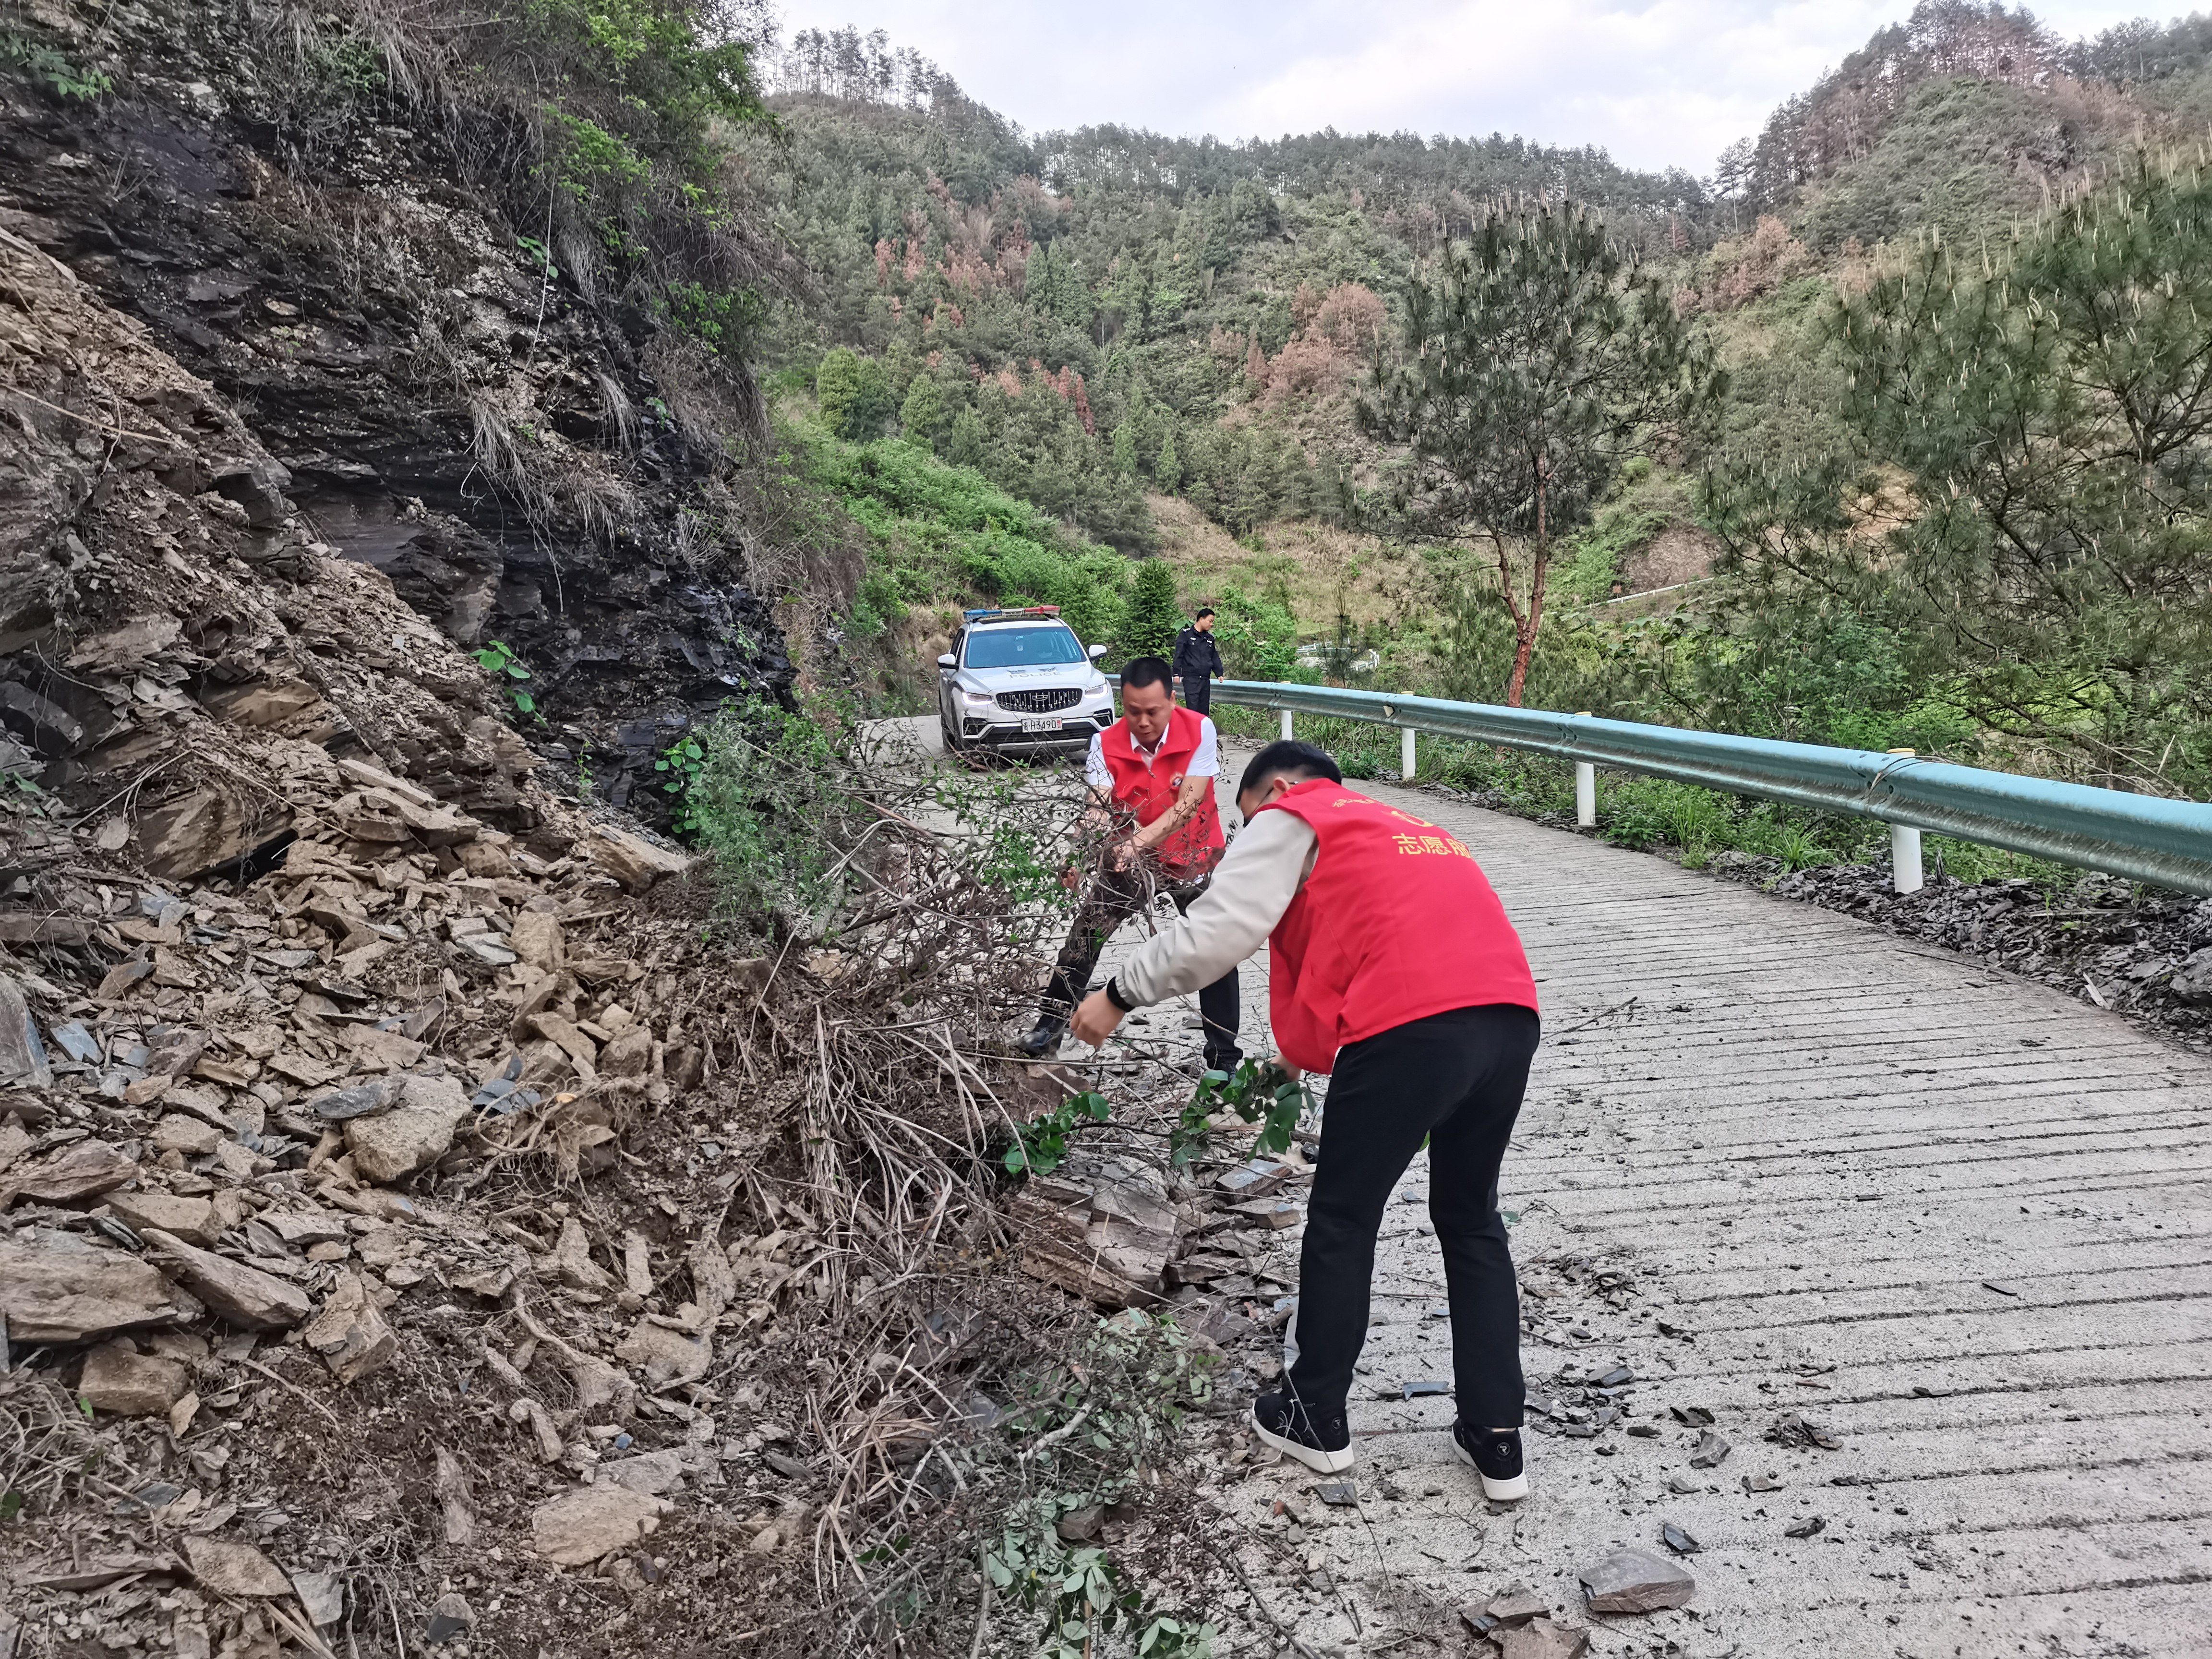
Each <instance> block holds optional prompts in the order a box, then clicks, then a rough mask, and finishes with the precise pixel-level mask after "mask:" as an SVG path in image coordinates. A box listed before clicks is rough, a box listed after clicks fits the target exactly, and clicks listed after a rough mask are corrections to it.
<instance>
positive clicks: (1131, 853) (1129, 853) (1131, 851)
mask: <svg viewBox="0 0 2212 1659" xmlns="http://www.w3.org/2000/svg"><path fill="white" fill-rule="evenodd" d="M1143 851H1144V848H1142V847H1140V846H1139V844H1138V843H1137V842H1136V840H1135V838H1134V837H1127V838H1125V839H1123V840H1121V841H1117V842H1115V843H1114V848H1113V851H1112V852H1111V853H1110V854H1108V855H1107V856H1108V862H1109V863H1110V864H1111V865H1112V866H1114V868H1115V869H1116V870H1133V869H1134V868H1135V867H1136V864H1137V860H1138V858H1139V855H1140V854H1142V853H1143Z"/></svg>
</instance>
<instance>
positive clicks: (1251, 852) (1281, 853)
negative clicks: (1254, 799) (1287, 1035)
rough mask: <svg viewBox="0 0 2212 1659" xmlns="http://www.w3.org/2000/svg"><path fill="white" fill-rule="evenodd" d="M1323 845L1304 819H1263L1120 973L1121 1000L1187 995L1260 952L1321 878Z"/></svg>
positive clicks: (1145, 1001)
mask: <svg viewBox="0 0 2212 1659" xmlns="http://www.w3.org/2000/svg"><path fill="white" fill-rule="evenodd" d="M1318 845H1319V843H1318V841H1317V839H1316V836H1315V835H1314V832H1313V829H1312V827H1311V826H1310V825H1309V824H1308V823H1306V822H1305V820H1304V819H1303V818H1300V817H1296V816H1295V815H1293V814H1291V813H1289V812H1261V813H1259V814H1257V815H1255V817H1253V819H1252V820H1251V822H1250V823H1247V824H1246V825H1245V826H1244V828H1243V830H1242V831H1241V832H1240V833H1239V834H1238V836H1237V839H1236V840H1235V841H1232V842H1230V843H1229V850H1228V852H1227V853H1226V854H1224V855H1223V856H1222V860H1221V863H1220V864H1219V866H1217V867H1216V869H1215V870H1214V872H1213V879H1212V881H1210V882H1208V883H1207V884H1206V891H1205V892H1204V893H1203V894H1201V895H1200V896H1199V897H1198V898H1197V899H1196V900H1194V902H1192V904H1191V907H1190V908H1189V909H1188V910H1187V911H1185V912H1184V913H1183V914H1182V915H1180V916H1177V917H1176V919H1175V921H1173V922H1171V923H1170V924H1169V925H1168V926H1167V927H1163V928H1162V929H1161V930H1160V931H1159V932H1158V933H1155V934H1153V935H1152V938H1150V939H1146V941H1145V942H1144V944H1142V945H1139V947H1138V948H1137V949H1136V951H1133V953H1132V954H1131V955H1130V957H1129V958H1128V960H1127V961H1126V962H1124V963H1122V964H1121V968H1120V969H1118V970H1117V971H1116V972H1115V975H1114V989H1115V991H1116V992H1117V993H1119V1000H1121V1001H1122V1002H1125V1003H1128V1004H1131V1005H1133V1006H1136V1007H1139V1008H1141V1007H1145V1006H1148V1005H1149V1004H1152V1003H1155V1002H1163V1001H1165V1000H1167V999H1168V998H1170V997H1173V996H1182V995H1183V994H1186V993H1188V992H1191V991H1195V990H1198V989H1200V987H1203V986H1207V985H1211V984H1212V983H1213V981H1216V980H1217V979H1219V978H1220V977H1221V976H1222V975H1224V974H1225V973H1227V972H1228V971H1229V970H1230V969H1231V968H1234V967H1235V966H1236V965H1237V963H1240V962H1242V961H1243V960H1244V958H1245V957H1249V956H1250V955H1251V954H1252V953H1253V952H1254V951H1256V950H1258V949H1259V948H1260V946H1261V944H1263V943H1264V942H1265V941H1266V939H1267V935H1268V934H1269V933H1273V932H1274V930H1275V924H1276V923H1277V922H1279V921H1281V920H1282V919H1283V912H1284V911H1285V910H1287V909H1289V908H1291V900H1292V899H1294V898H1296V897H1297V896H1298V889H1299V888H1300V887H1302V886H1304V884H1305V879H1306V878H1307V877H1308V876H1309V875H1310V874H1312V873H1313V863H1314V854H1315V852H1316V849H1317V848H1318Z"/></svg>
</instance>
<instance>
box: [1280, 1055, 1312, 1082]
mask: <svg viewBox="0 0 2212 1659" xmlns="http://www.w3.org/2000/svg"><path fill="white" fill-rule="evenodd" d="M1275 1064H1276V1065H1277V1066H1280V1067H1281V1068H1282V1073H1283V1075H1284V1076H1285V1077H1286V1078H1288V1079H1290V1080H1291V1082H1293V1083H1296V1082H1297V1080H1298V1079H1300V1078H1303V1077H1304V1075H1305V1068H1304V1066H1293V1065H1291V1063H1290V1062H1289V1061H1288V1060H1277V1061H1276V1062H1275Z"/></svg>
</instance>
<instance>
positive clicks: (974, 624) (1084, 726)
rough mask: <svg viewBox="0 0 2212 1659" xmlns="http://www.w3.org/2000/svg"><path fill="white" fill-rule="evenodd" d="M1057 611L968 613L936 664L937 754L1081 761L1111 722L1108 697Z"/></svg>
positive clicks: (1090, 656)
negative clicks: (984, 752) (940, 732)
mask: <svg viewBox="0 0 2212 1659" xmlns="http://www.w3.org/2000/svg"><path fill="white" fill-rule="evenodd" d="M1105 654H1106V647H1104V646H1103V645H1094V646H1092V647H1091V648H1090V649H1089V650H1088V651H1086V650H1085V649H1084V647H1083V642H1082V641H1080V640H1079V639H1077V638H1076V637H1075V631H1074V630H1073V629H1071V628H1069V627H1068V625H1067V624H1066V623H1064V622H1062V621H1060V607H1059V606H1058V605H1032V606H1030V607H1029V608H1028V609H1026V610H1020V611H968V612H966V613H965V614H964V616H963V622H962V626H961V629H960V632H959V634H958V635H957V636H956V637H955V638H954V640H953V641H952V649H951V650H950V651H948V652H946V653H945V654H944V655H943V656H941V657H939V659H937V719H938V723H939V726H942V727H943V728H944V732H945V751H946V752H947V753H948V754H950V753H954V752H957V751H959V750H974V749H991V750H999V751H1000V752H1003V753H1006V754H1032V755H1034V754H1070V755H1076V754H1081V753H1083V752H1084V751H1085V750H1088V749H1089V748H1090V746H1091V734H1092V733H1094V732H1100V731H1103V729H1104V728H1105V727H1107V726H1109V725H1111V724H1112V723H1113V720H1114V693H1113V690H1112V688H1110V687H1109V685H1108V684H1106V678H1105V676H1104V675H1103V674H1101V673H1100V672H1099V671H1098V661H1097V659H1099V658H1100V657H1103V655H1105Z"/></svg>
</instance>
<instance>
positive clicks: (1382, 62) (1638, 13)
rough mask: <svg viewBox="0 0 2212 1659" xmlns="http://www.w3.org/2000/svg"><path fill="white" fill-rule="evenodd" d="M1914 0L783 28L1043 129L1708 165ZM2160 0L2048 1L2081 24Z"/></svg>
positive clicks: (808, 20)
mask: <svg viewBox="0 0 2212 1659" xmlns="http://www.w3.org/2000/svg"><path fill="white" fill-rule="evenodd" d="M2149 9H2150V10H2151V11H2152V12H2153V14H2154V15H2159V16H2161V17H2162V16H2164V15H2166V11H2167V8H2165V7H2153V8H2149ZM1910 10H1911V0H1889V3H1885V4H1870V3H1867V0H1796V3H1774V0H1611V3H1608V0H1367V3H1364V4H1358V5H1355V4H1350V3H1346V0H1337V3H1334V4H1322V3H1318V0H1226V3H1223V0H1214V3H1208V0H1122V3H1121V4H1118V5H1114V6H1100V5H1069V4H1066V3H1065V0H1062V3H1059V4H1049V5H1048V4H1036V3H1032V4H1018V3H1012V0H783V38H784V39H785V40H789V39H790V38H791V37H792V35H793V33H796V32H797V31H799V30H800V29H803V28H810V27H816V28H825V29H826V28H836V27H842V26H843V25H845V24H848V23H849V24H853V25H854V26H856V27H859V28H860V29H861V30H862V31H863V32H864V33H865V32H866V31H867V30H870V29H876V28H881V29H884V30H886V31H887V32H888V33H890V37H891V44H892V45H893V46H912V47H914V48H915V50H917V51H919V52H921V54H922V55H923V56H924V57H927V58H933V59H935V60H936V62H937V63H938V64H939V65H940V66H942V67H943V68H944V69H945V71H946V72H947V73H949V74H950V75H951V76H952V77H953V78H954V79H955V80H957V81H958V82H960V84H961V86H962V87H963V88H964V89H965V90H966V91H967V92H968V93H969V95H970V96H972V97H974V98H976V99H978V100H981V102H983V103H985V104H987V105H989V106H991V107H993V108H994V109H996V110H997V111H999V112H1000V113H1001V114H1003V115H1005V116H1006V117H1008V118H1011V119H1012V120H1016V121H1018V122H1020V123H1021V124H1022V125H1023V126H1024V128H1026V129H1027V130H1029V131H1032V132H1034V131H1043V130H1049V129H1052V128H1057V127H1073V126H1079V125H1084V124H1085V123H1087V122H1094V121H1120V122H1123V123H1126V124H1127V125H1133V126H1143V127H1150V128H1152V129H1154V130H1155V131H1161V132H1167V133H1174V134H1198V133H1208V132H1210V133H1213V134H1216V135H1217V136H1219V137H1225V138H1247V137H1271V138H1272V137H1280V136H1282V135H1283V134H1285V133H1289V132H1310V131H1316V130H1318V129H1320V128H1322V127H1328V126H1334V127H1335V128H1337V129H1338V130H1339V131H1368V130H1370V129H1380V130H1382V131H1399V130H1403V129H1410V130H1412V131H1417V132H1420V133H1423V134H1431V133H1447V134H1450V135H1453V136H1455V137H1469V136H1478V137H1479V136H1482V135H1486V134H1488V133H1491V132H1507V133H1519V134H1521V135H1522V136H1523V137H1528V138H1534V139H1538V140H1541V141H1542V142H1544V143H1553V144H1585V143H1587V144H1597V145H1600V146H1601V147H1603V148H1604V149H1607V150H1609V151H1611V152H1612V154H1613V158H1614V159H1615V160H1616V161H1622V162H1626V163H1627V164H1629V165H1632V166H1636V167H1684V168H1686V169H1688V170H1689V171H1690V172H1692V173H1709V172H1711V169H1712V164H1713V158H1714V157H1715V156H1716V155H1718V154H1719V153H1720V151H1721V149H1722V148H1723V146H1724V145H1726V144H1727V143H1729V142H1730V141H1731V140H1733V139H1735V138H1739V137H1745V136H1747V135H1749V134H1752V133H1754V132H1756V131H1758V129H1759V126H1760V125H1761V124H1762V123H1764V121H1765V118H1766V117H1767V114H1768V112H1770V111H1771V110H1772V109H1773V107H1774V106H1775V105H1777V104H1778V103H1779V102H1781V101H1782V100H1784V98H1787V97H1788V96H1790V94H1792V93H1795V92H1798V91H1802V89H1803V88H1806V87H1808V86H1809V85H1810V84H1811V83H1812V82H1813V81H1814V79H1815V78H1816V77H1818V76H1819V75H1820V71H1821V70H1823V69H1826V68H1827V67H1829V66H1830V65H1832V64H1834V63H1836V62H1837V61H1838V59H1839V58H1842V57H1843V56H1844V54H1845V53H1846V52H1850V51H1851V50H1852V49H1853V48H1855V47H1857V46H1861V45H1863V43H1864V42H1865V40H1866V38H1867V37H1868V36H1869V34H1871V33H1874V31H1875V29H1876V28H1879V27H1881V26H1882V25H1883V24H1885V23H1887V22H1892V21H1897V20H1899V19H1902V18H1903V17H1905V15H1907V14H1908V13H1909V12H1910ZM2034 10H2035V12H2036V14H2037V15H2039V17H2041V18H2042V19H2043V21H2045V23H2046V24H2048V25H2050V26H2051V27H2054V28H2056V29H2057V30H2059V31H2060V32H2062V33H2066V34H2069V35H2072V34H2080V33H2093V32H2094V31H2096V30H2098V29H2100V28H2103V27H2106V26H2107V25H2109V24H2112V23H2115V22H2118V21H2123V20H2124V19H2126V18H2129V17H2131V16H2136V15H2142V14H2143V13H2144V12H2145V10H2146V8H2145V7H2144V6H2142V5H2141V4H2136V5H2133V6H2130V5H2124V4H2121V5H2100V4H2096V3H2093V0H2069V3H2064V4H2053V5H2038V6H2036V7H2035V8H2034Z"/></svg>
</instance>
